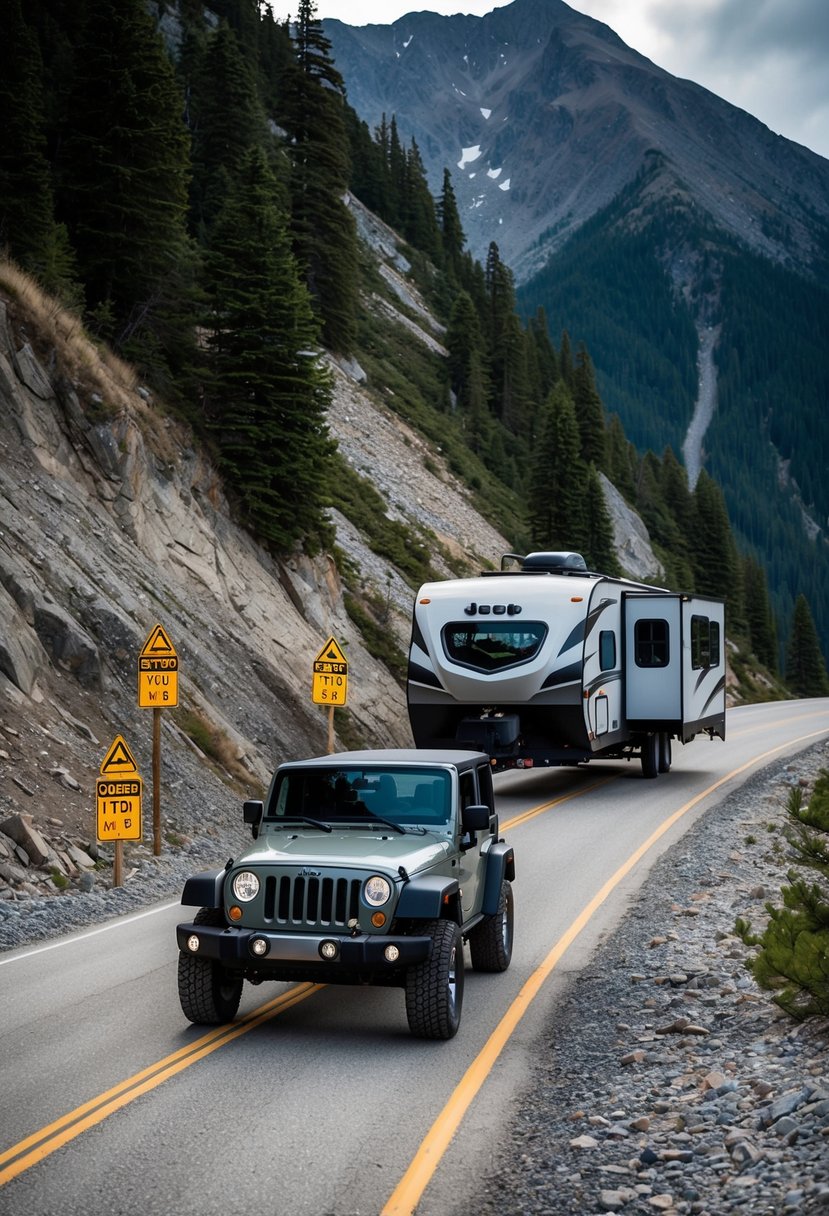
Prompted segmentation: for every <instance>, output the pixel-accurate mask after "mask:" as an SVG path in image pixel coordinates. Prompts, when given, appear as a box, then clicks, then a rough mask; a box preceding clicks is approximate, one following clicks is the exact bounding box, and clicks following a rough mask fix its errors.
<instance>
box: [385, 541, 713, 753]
mask: <svg viewBox="0 0 829 1216" xmlns="http://www.w3.org/2000/svg"><path fill="white" fill-rule="evenodd" d="M510 564H512V565H513V567H517V568H510ZM724 626H725V611H724V605H723V602H722V601H721V600H717V599H711V598H708V597H706V596H698V595H682V594H680V593H677V592H672V591H667V590H663V589H661V588H655V587H649V586H647V585H645V584H643V583H634V582H630V581H628V580H626V579H622V578H611V577H608V576H606V575H602V574H596V573H593V572H591V571H588V570H587V568H586V565H585V562H584V559H583V558H582V557H581V556H580V555H579V554H578V553H530V554H528V555H527V556H526V557H518V556H517V555H514V554H507V555H506V556H505V558H504V559H503V560H502V569H501V570H500V571H498V572H493V573H485V574H482V575H481V576H480V577H479V578H468V579H452V580H447V581H445V582H439V583H426V584H425V585H424V586H423V587H421V589H420V592H419V593H418V596H417V600H416V603H415V607H414V617H413V622H412V640H411V647H410V651H409V673H408V682H407V696H408V705H409V718H410V721H411V727H412V733H413V735H414V740H415V744H416V745H417V746H418V747H450V746H452V747H457V746H458V745H461V746H469V747H471V748H474V749H476V750H481V751H485V752H487V753H488V754H489V755H490V757H491V758H492V761H493V764H494V766H495V767H496V768H515V767H517V768H522V767H526V768H529V767H532V766H538V765H559V764H581V763H584V762H585V761H588V760H594V759H605V760H614V759H620V758H623V757H630V756H633V755H637V756H639V757H640V759H641V764H642V772H643V774H644V776H646V777H655V776H656V775H657V773H659V772H667V770H668V769H669V768H670V764H671V741H672V740H673V739H676V740H678V741H679V742H681V743H689V742H690V741H691V740H692V739H693V738H694V736H695V735H698V734H707V735H709V736H711V737H713V736H714V735H718V736H719V737H720V738H721V739H724V738H725V632H724Z"/></svg>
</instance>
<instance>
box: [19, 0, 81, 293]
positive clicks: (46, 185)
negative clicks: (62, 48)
mask: <svg viewBox="0 0 829 1216" xmlns="http://www.w3.org/2000/svg"><path fill="white" fill-rule="evenodd" d="M42 77H43V64H42V62H41V57H40V48H39V45H38V40H37V37H36V35H35V33H34V31H33V30H32V29H31V28H30V27H29V26H28V25H27V24H26V22H25V21H24V20H23V14H22V11H21V5H20V0H6V3H4V6H3V10H2V17H0V248H3V247H6V248H7V249H8V250H9V251H10V253H11V255H12V257H13V258H14V259H15V260H16V261H17V262H18V263H19V264H20V266H21V267H22V268H23V269H24V270H28V271H29V272H30V273H31V274H33V275H35V276H36V278H37V279H38V280H39V281H40V283H41V284H42V285H43V286H44V287H45V288H46V290H47V291H52V292H56V293H57V294H59V295H61V297H62V298H63V299H64V301H66V302H67V303H75V302H77V297H78V289H77V284H76V282H75V267H74V259H73V256H72V253H71V250H70V248H69V242H68V238H67V234H66V229H65V228H64V227H63V226H62V225H59V224H58V223H57V222H56V220H55V206H54V195H53V192H52V181H51V172H50V166H49V162H48V160H47V146H46V136H45V118H44V99H43V88H42Z"/></svg>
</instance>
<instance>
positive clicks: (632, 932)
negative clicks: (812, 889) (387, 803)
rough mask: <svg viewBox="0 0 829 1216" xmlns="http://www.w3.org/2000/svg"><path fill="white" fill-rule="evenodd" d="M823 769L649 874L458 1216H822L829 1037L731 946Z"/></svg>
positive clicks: (828, 1142) (711, 820)
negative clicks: (788, 1005)
mask: <svg viewBox="0 0 829 1216" xmlns="http://www.w3.org/2000/svg"><path fill="white" fill-rule="evenodd" d="M827 766H829V744H827V743H822V744H820V745H818V746H816V747H813V748H810V749H809V750H808V751H805V752H803V753H801V754H800V755H798V756H797V757H795V758H794V759H791V758H790V759H788V760H787V761H786V762H785V763H779V764H776V765H772V766H770V767H769V768H767V769H764V770H763V771H762V772H760V773H759V774H757V775H756V776H754V777H753V778H751V779H750V780H749V781H747V782H746V783H745V784H744V785H743V786H742V787H741V788H740V789H739V790H738V791H736V792H735V793H734V794H733V795H731V796H730V797H728V798H727V799H726V800H725V801H724V802H723V803H721V804H720V805H719V806H718V807H716V808H713V809H712V810H711V811H709V812H708V813H707V814H706V815H705V816H704V817H703V818H701V819H700V820H699V822H698V823H697V824H696V825H695V826H694V827H693V828H691V829H690V831H689V832H687V833H686V834H685V835H684V836H683V837H682V839H681V841H680V842H679V843H678V844H677V845H676V846H675V847H674V848H673V849H671V850H670V851H669V852H668V853H666V854H665V855H664V856H663V857H662V858H661V859H660V860H659V861H658V862H657V863H656V865H655V866H654V867H653V869H652V871H651V873H650V874H649V876H648V879H647V881H646V883H645V885H644V887H643V888H642V890H641V892H640V893H639V895H638V897H637V899H636V901H635V902H634V904H633V905H632V907H631V910H630V912H629V913H628V915H627V916H626V917H625V919H624V921H623V923H622V924H621V926H620V927H619V929H618V930H617V931H616V932H615V933H614V934H613V935H612V936H611V937H609V938H608V939H607V940H606V941H605V942H604V943H603V944H602V945H601V946H600V948H599V949H598V951H597V952H596V954H595V955H594V956H593V958H592V959H591V962H590V964H589V965H588V967H587V968H586V969H585V970H583V971H582V972H580V973H579V974H578V976H576V977H575V978H574V980H573V982H572V984H571V986H570V988H569V989H568V991H567V993H566V994H565V996H564V998H563V999H562V1001H561V1002H560V1004H559V1005H558V1006H557V1007H556V1011H555V1015H554V1018H553V1020H552V1021H551V1022H550V1024H549V1025H548V1027H547V1031H546V1034H545V1040H544V1041H543V1042H542V1043H541V1044H540V1045H539V1046H540V1050H539V1052H538V1053H537V1055H538V1063H537V1064H536V1066H535V1068H534V1072H533V1075H532V1078H531V1081H530V1084H529V1085H528V1087H527V1089H526V1090H525V1091H524V1092H523V1093H522V1094H521V1095H519V1096H518V1097H517V1099H516V1103H515V1113H514V1117H513V1118H512V1120H511V1122H510V1124H509V1126H508V1127H505V1128H504V1133H503V1138H502V1141H501V1143H500V1145H499V1146H498V1147H497V1148H496V1150H495V1154H494V1162H493V1168H492V1170H491V1172H490V1173H489V1174H488V1176H487V1177H486V1178H484V1179H482V1181H481V1185H480V1187H479V1190H478V1192H477V1194H475V1195H474V1196H472V1197H470V1196H467V1197H466V1198H465V1201H464V1204H463V1208H462V1209H461V1208H458V1209H457V1210H456V1216H460V1213H461V1211H463V1212H470V1211H474V1212H476V1213H479V1214H480V1216H507V1214H513V1213H518V1212H521V1213H538V1214H542V1213H543V1214H547V1216H571V1214H572V1216H576V1213H578V1216H591V1214H593V1213H608V1212H616V1213H622V1212H623V1213H625V1216H638V1214H640V1213H649V1214H650V1216H653V1213H654V1212H668V1213H677V1216H679V1214H680V1213H682V1214H685V1213H689V1214H690V1213H695V1214H697V1216H723V1214H725V1213H738V1212H751V1214H752V1216H761V1214H769V1216H770V1214H772V1213H773V1214H775V1216H778V1214H780V1213H787V1212H792V1213H797V1212H803V1213H805V1212H809V1213H813V1212H815V1213H816V1212H821V1213H823V1212H829V1023H827V1022H826V1021H821V1022H818V1021H814V1020H812V1021H810V1022H806V1023H803V1024H798V1023H795V1022H793V1021H792V1020H791V1019H790V1018H788V1017H787V1016H786V1015H785V1014H783V1013H782V1011H780V1010H779V1009H778V1008H777V1006H776V1005H775V1004H774V1003H773V1002H772V1001H771V999H770V996H769V994H768V993H766V992H763V991H762V990H761V989H759V988H758V986H757V985H756V983H755V981H754V979H753V977H752V975H751V974H750V972H749V971H748V970H747V969H746V960H747V958H748V956H749V954H750V953H751V952H750V950H749V949H748V948H747V947H746V946H745V945H744V944H743V943H742V941H741V940H740V939H739V938H738V937H736V936H735V935H734V925H735V921H736V919H737V917H738V916H740V917H743V918H746V919H748V920H750V921H751V922H752V926H753V928H754V930H755V931H758V930H759V929H760V928H761V927H762V926H763V924H764V923H765V921H766V919H767V913H766V910H765V904H766V902H771V903H773V904H775V905H777V904H779V903H780V902H781V901H780V887H781V885H782V884H783V883H784V882H785V876H786V872H787V870H788V868H789V866H790V864H791V863H790V861H789V859H788V857H787V852H786V844H785V841H784V839H783V836H782V827H783V823H784V817H785V813H784V806H785V802H786V799H787V796H788V791H789V789H790V787H791V786H792V785H793V784H798V783H799V784H801V785H803V786H804V787H805V788H804V793H805V795H806V796H807V797H808V794H809V792H810V790H811V786H812V784H813V782H814V780H815V778H816V777H817V775H818V773H819V771H820V770H821V768H826V767H827Z"/></svg>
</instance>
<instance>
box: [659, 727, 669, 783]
mask: <svg viewBox="0 0 829 1216" xmlns="http://www.w3.org/2000/svg"><path fill="white" fill-rule="evenodd" d="M657 767H658V768H659V771H660V773H669V772H670V771H671V736H670V735H669V734H668V732H667V731H666V730H663V731H662V732H661V733H660V735H659V759H658V765H657Z"/></svg>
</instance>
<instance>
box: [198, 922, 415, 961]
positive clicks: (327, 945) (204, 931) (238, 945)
mask: <svg viewBox="0 0 829 1216" xmlns="http://www.w3.org/2000/svg"><path fill="white" fill-rule="evenodd" d="M176 940H177V942H178V948H179V950H180V951H181V953H182V954H186V955H190V956H191V957H196V958H208V959H217V960H218V961H219V962H222V963H225V964H226V965H228V966H230V967H234V966H236V967H247V966H251V965H255V966H256V967H257V969H260V968H261V970H262V971H265V972H267V971H268V970H269V969H271V968H273V969H279V968H284V967H289V968H290V967H307V966H311V965H313V964H318V965H320V966H322V967H325V966H326V965H327V966H329V967H334V968H337V967H342V968H343V969H348V970H349V971H352V970H354V971H361V970H365V969H372V970H373V969H375V968H382V967H385V968H391V967H408V966H410V965H411V964H412V963H422V962H423V961H424V960H425V959H427V958H429V956H430V954H431V951H432V939H431V937H428V936H420V937H410V936H407V935H405V934H400V935H396V936H391V935H386V934H382V935H381V934H374V933H372V934H369V933H359V934H356V935H354V936H352V935H351V934H336V933H331V934H327V935H326V934H319V933H273V932H271V931H270V930H267V929H247V928H245V929H241V928H237V927H235V926H233V925H229V926H228V927H227V928H226V929H222V928H220V927H218V926H216V925H197V924H181V925H177V926H176Z"/></svg>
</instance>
